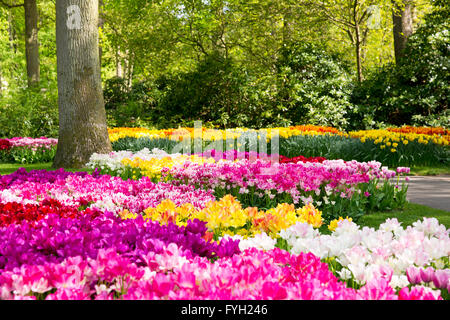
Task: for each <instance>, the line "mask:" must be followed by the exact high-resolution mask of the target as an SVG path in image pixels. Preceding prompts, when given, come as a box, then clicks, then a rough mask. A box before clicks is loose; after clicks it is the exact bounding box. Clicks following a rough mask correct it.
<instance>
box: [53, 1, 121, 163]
mask: <svg viewBox="0 0 450 320" xmlns="http://www.w3.org/2000/svg"><path fill="white" fill-rule="evenodd" d="M56 46H57V69H58V105H59V137H58V147H57V151H56V156H55V160H54V163H53V166H54V167H57V168H59V167H65V168H79V167H83V166H84V165H85V164H86V163H87V161H88V160H89V157H90V156H91V155H92V154H93V153H94V152H99V153H106V152H109V151H111V150H112V149H111V143H110V141H109V136H108V131H107V127H106V114H105V107H104V102H103V93H102V83H101V74H100V64H99V51H98V1H97V0H91V1H86V0H57V1H56Z"/></svg>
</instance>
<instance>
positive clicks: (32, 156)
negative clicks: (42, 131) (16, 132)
mask: <svg viewBox="0 0 450 320" xmlns="http://www.w3.org/2000/svg"><path fill="white" fill-rule="evenodd" d="M57 144H58V139H52V138H46V137H40V138H22V137H15V138H11V139H0V163H2V162H4V163H42V162H50V161H52V160H53V158H54V157H55V153H56V145H57Z"/></svg>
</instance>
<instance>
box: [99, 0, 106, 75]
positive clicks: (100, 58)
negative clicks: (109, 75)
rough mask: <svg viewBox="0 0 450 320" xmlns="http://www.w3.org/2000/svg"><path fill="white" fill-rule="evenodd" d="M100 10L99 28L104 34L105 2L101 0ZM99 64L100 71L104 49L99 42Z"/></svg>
mask: <svg viewBox="0 0 450 320" xmlns="http://www.w3.org/2000/svg"><path fill="white" fill-rule="evenodd" d="M98 8H99V18H98V27H99V28H100V29H101V30H102V32H103V27H104V25H105V21H104V19H103V15H102V13H103V0H99V1H98ZM98 56H99V58H98V60H99V61H98V63H99V65H100V70H101V69H102V57H103V47H102V43H101V41H99V44H98Z"/></svg>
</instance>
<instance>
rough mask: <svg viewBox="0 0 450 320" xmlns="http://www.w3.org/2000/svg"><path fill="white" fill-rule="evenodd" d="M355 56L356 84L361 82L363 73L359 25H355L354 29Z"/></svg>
mask: <svg viewBox="0 0 450 320" xmlns="http://www.w3.org/2000/svg"><path fill="white" fill-rule="evenodd" d="M355 50H356V52H355V54H356V73H357V76H358V82H362V80H363V73H362V62H361V35H360V31H359V25H358V24H356V27H355Z"/></svg>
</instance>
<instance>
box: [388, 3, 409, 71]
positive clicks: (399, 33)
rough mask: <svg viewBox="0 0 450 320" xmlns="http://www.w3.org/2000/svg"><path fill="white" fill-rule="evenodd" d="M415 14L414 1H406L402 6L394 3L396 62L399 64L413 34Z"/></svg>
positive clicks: (393, 19)
mask: <svg viewBox="0 0 450 320" xmlns="http://www.w3.org/2000/svg"><path fill="white" fill-rule="evenodd" d="M413 12H414V6H413V3H412V1H410V0H405V1H403V4H402V5H401V6H400V5H398V3H395V2H394V11H393V13H392V22H393V28H392V29H393V32H394V52H395V61H396V62H397V63H398V62H399V61H400V60H401V58H402V57H403V55H404V51H405V48H406V43H407V41H408V38H409V36H410V35H411V34H412V33H413Z"/></svg>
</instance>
